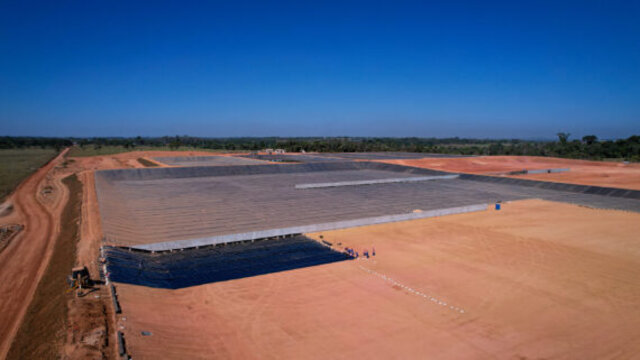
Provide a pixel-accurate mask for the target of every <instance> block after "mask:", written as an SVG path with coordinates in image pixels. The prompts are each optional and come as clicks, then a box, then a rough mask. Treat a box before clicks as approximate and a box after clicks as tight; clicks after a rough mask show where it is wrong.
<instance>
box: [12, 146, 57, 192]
mask: <svg viewBox="0 0 640 360" xmlns="http://www.w3.org/2000/svg"><path fill="white" fill-rule="evenodd" d="M56 155H57V152H56V151H55V150H54V149H40V148H26V149H0V201H2V200H4V198H5V197H6V196H7V195H9V194H10V193H11V192H12V191H13V189H15V188H16V187H17V186H18V184H20V182H21V181H22V180H24V179H26V178H27V177H28V176H29V175H31V174H33V173H34V172H35V171H36V170H38V169H39V168H40V167H41V166H42V165H44V164H46V163H47V162H48V161H49V160H51V159H52V158H54V157H55V156H56Z"/></svg>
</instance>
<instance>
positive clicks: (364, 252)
mask: <svg viewBox="0 0 640 360" xmlns="http://www.w3.org/2000/svg"><path fill="white" fill-rule="evenodd" d="M344 251H345V252H346V253H347V255H349V256H351V257H352V258H356V259H357V258H359V257H360V253H359V252H358V251H357V250H354V249H352V248H350V247H345V248H344ZM362 256H365V257H366V258H367V259H368V258H369V250H368V249H364V250H362ZM371 256H376V248H374V247H371Z"/></svg>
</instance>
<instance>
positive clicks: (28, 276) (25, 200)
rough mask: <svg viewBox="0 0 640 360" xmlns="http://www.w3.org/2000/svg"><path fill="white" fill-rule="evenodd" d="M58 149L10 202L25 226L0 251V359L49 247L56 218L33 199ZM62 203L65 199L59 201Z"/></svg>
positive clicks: (22, 315) (66, 150)
mask: <svg viewBox="0 0 640 360" xmlns="http://www.w3.org/2000/svg"><path fill="white" fill-rule="evenodd" d="M67 152H68V149H65V150H64V151H62V152H61V153H60V154H59V155H58V156H56V158H54V159H53V160H52V161H50V162H49V163H48V164H46V165H45V166H43V167H42V168H40V169H39V170H38V171H36V172H35V173H34V174H33V175H31V176H30V177H29V178H28V179H27V180H26V181H24V182H23V183H22V184H20V185H19V186H18V188H17V189H16V191H15V193H14V195H13V196H12V201H13V204H14V208H15V211H17V212H19V214H20V218H21V219H22V220H23V222H24V225H25V229H24V231H23V232H22V233H21V234H20V235H18V237H17V238H16V239H14V241H12V242H11V244H10V245H9V246H8V247H7V248H6V249H5V251H3V252H2V254H0V309H2V312H1V313H0V358H5V357H6V356H7V353H8V351H9V348H10V347H11V343H12V342H13V339H14V337H15V335H16V333H17V331H18V328H19V327H20V324H21V322H22V318H23V317H24V314H25V312H26V310H27V308H28V306H29V303H30V302H31V299H32V297H33V294H34V293H35V290H36V288H37V286H38V282H39V280H40V278H41V277H42V274H43V273H44V270H45V269H46V267H47V264H48V262H49V258H50V257H51V253H52V250H53V245H54V242H55V238H56V236H57V234H56V230H59V229H56V221H54V217H53V215H52V214H51V213H50V212H49V211H48V210H47V208H46V207H45V206H44V205H42V204H41V203H40V202H39V201H38V200H37V194H38V191H39V190H40V184H41V182H42V181H44V180H45V177H46V175H47V173H48V172H49V171H50V170H51V169H52V168H53V167H55V166H56V165H58V164H59V163H60V161H61V159H63V158H64V156H65V155H66V154H67ZM63 202H65V201H63Z"/></svg>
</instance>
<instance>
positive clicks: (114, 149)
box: [69, 145, 225, 157]
mask: <svg viewBox="0 0 640 360" xmlns="http://www.w3.org/2000/svg"><path fill="white" fill-rule="evenodd" d="M132 151H206V152H225V151H224V150H219V149H199V148H195V147H180V148H175V147H170V146H135V147H134V146H130V147H129V146H118V145H105V146H94V145H85V146H83V147H80V146H74V147H72V148H71V150H69V156H70V157H87V156H101V155H114V154H121V153H125V152H132Z"/></svg>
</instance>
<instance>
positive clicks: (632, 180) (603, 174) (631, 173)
mask: <svg viewBox="0 0 640 360" xmlns="http://www.w3.org/2000/svg"><path fill="white" fill-rule="evenodd" d="M379 161H380V162H385V163H390V164H399V165H407V166H415V167H422V168H428V169H434V170H442V171H451V172H462V173H470V174H497V173H505V172H510V171H517V170H522V169H527V170H535V169H551V168H570V169H571V170H570V171H568V172H562V173H551V174H528V175H516V176H513V175H510V176H509V177H515V178H522V179H531V180H543V181H553V182H562V183H570V184H581V185H596V186H607V187H616V188H625V189H635V190H640V164H626V165H625V164H623V163H621V162H615V163H614V162H603V161H586V160H572V159H559V158H550V157H537V156H480V157H469V158H450V159H442V158H426V159H408V160H379Z"/></svg>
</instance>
